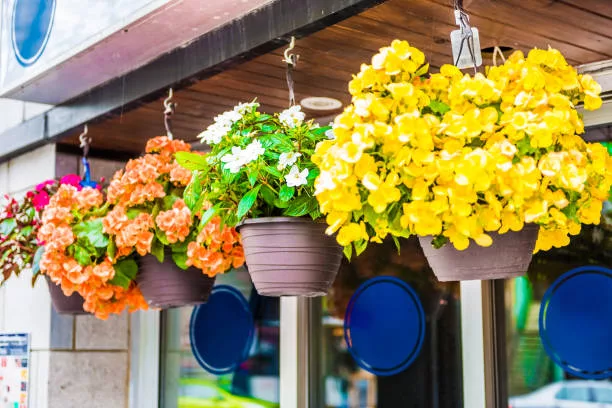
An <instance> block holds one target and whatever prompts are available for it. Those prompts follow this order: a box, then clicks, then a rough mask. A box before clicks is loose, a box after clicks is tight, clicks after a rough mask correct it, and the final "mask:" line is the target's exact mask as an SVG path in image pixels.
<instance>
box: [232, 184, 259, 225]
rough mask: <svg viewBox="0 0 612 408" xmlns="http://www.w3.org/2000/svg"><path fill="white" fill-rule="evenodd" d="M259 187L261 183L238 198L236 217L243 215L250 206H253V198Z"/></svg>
mask: <svg viewBox="0 0 612 408" xmlns="http://www.w3.org/2000/svg"><path fill="white" fill-rule="evenodd" d="M260 188H261V185H259V186H257V187H255V188H254V189H252V190H251V191H249V192H248V193H246V194H245V195H244V196H243V197H242V200H240V202H239V203H238V211H237V212H236V216H237V217H238V218H242V217H244V216H245V215H246V214H247V213H248V212H249V210H250V209H251V207H253V204H255V200H257V194H258V193H259V189H260Z"/></svg>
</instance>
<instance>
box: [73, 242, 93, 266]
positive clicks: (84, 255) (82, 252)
mask: <svg viewBox="0 0 612 408" xmlns="http://www.w3.org/2000/svg"><path fill="white" fill-rule="evenodd" d="M73 247H74V259H76V261H77V262H78V263H79V265H81V266H87V265H91V255H92V254H91V252H89V251H88V250H87V249H86V248H83V247H82V246H80V245H77V244H74V245H73Z"/></svg>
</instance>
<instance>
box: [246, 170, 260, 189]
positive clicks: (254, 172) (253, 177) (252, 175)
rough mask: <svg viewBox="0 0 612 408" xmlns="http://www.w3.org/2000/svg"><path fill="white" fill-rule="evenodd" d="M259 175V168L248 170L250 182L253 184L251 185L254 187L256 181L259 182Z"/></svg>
mask: <svg viewBox="0 0 612 408" xmlns="http://www.w3.org/2000/svg"><path fill="white" fill-rule="evenodd" d="M257 176H259V171H258V170H251V171H249V172H248V177H249V183H250V184H251V187H253V186H254V185H255V182H257Z"/></svg>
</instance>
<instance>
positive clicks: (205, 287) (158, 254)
mask: <svg viewBox="0 0 612 408" xmlns="http://www.w3.org/2000/svg"><path fill="white" fill-rule="evenodd" d="M189 151H191V146H190V145H189V144H188V143H185V142H183V141H180V140H173V139H172V138H170V137H167V136H160V137H156V138H153V139H151V140H149V141H148V143H147V146H146V153H145V155H143V156H142V157H139V158H137V159H133V160H130V161H129V162H128V163H127V164H126V166H125V168H124V169H123V170H120V171H119V172H117V173H116V174H115V176H114V177H113V179H112V181H111V183H110V186H109V189H108V198H107V204H108V205H109V206H110V211H109V212H108V214H107V215H106V216H105V217H104V220H103V231H104V232H105V233H107V234H109V235H110V243H109V245H110V246H109V248H110V257H111V259H113V260H116V259H121V257H125V256H130V255H132V254H137V255H138V256H139V263H140V270H139V272H138V275H137V276H136V281H137V282H138V285H139V287H140V289H141V290H142V292H143V294H144V296H145V298H146V299H147V302H148V303H149V304H150V305H152V306H155V307H174V306H181V305H186V304H197V303H202V302H205V301H206V300H207V299H208V295H209V294H210V290H211V289H212V285H213V283H214V277H215V275H217V274H219V273H224V272H226V271H228V270H229V269H231V268H232V267H233V268H237V267H240V266H242V264H243V263H244V256H243V251H242V246H241V244H240V239H239V236H238V234H237V233H236V231H235V230H234V229H233V228H230V227H227V226H225V227H221V225H220V220H212V222H211V223H202V222H201V219H200V217H201V215H200V213H192V211H191V210H190V209H189V207H188V206H187V204H186V203H185V201H184V199H183V193H184V191H185V188H186V186H187V185H188V184H189V182H190V181H191V176H192V174H191V171H189V170H187V169H184V168H183V167H181V166H179V165H178V163H177V162H176V159H175V154H176V153H177V152H189ZM207 221H208V220H207Z"/></svg>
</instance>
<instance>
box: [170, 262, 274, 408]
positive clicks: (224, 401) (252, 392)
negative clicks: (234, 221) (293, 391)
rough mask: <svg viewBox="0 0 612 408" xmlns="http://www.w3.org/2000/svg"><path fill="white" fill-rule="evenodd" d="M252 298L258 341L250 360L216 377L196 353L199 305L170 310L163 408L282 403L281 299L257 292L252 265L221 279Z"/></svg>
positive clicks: (270, 407)
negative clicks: (192, 330)
mask: <svg viewBox="0 0 612 408" xmlns="http://www.w3.org/2000/svg"><path fill="white" fill-rule="evenodd" d="M216 284H224V285H231V286H233V287H235V288H237V289H238V290H240V292H241V293H242V294H243V295H244V296H245V298H246V299H248V300H249V304H250V305H251V310H252V311H253V313H254V319H255V330H256V332H255V341H254V343H253V347H252V348H251V351H250V356H249V359H248V360H246V361H245V362H244V363H242V364H241V365H240V367H239V369H238V370H236V371H235V372H234V373H231V374H227V375H222V376H215V375H213V374H210V373H208V372H206V371H205V370H204V369H202V368H201V367H200V366H199V365H198V363H197V361H196V359H195V358H194V357H193V354H192V351H191V345H190V342H189V321H190V318H191V312H192V310H193V307H182V308H177V309H170V310H168V311H166V312H164V320H163V322H164V324H163V329H162V330H163V336H164V339H163V342H162V344H163V350H162V360H163V362H162V373H163V378H162V387H161V394H162V395H161V407H163V408H208V407H211V408H213V407H215V408H225V407H227V408H243V407H244V408H246V407H248V408H278V406H279V404H278V402H279V301H278V298H267V297H262V296H259V295H258V294H257V292H256V291H255V289H254V288H253V287H252V284H251V281H250V279H249V277H248V273H247V272H246V270H243V269H242V270H238V271H233V272H231V273H228V274H225V275H222V276H220V277H218V278H217V282H216Z"/></svg>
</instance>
